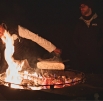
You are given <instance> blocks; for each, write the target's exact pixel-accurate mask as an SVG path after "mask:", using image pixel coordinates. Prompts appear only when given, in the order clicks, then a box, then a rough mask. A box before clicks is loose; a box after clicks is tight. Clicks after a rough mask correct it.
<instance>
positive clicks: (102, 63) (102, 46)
mask: <svg viewBox="0 0 103 101" xmlns="http://www.w3.org/2000/svg"><path fill="white" fill-rule="evenodd" d="M80 11H81V17H80V18H79V21H78V23H77V25H76V28H75V30H74V35H73V43H74V50H75V52H74V54H75V57H74V58H75V59H74V60H73V63H72V65H73V68H76V69H78V70H81V71H84V72H86V73H100V72H101V73H102V72H103V20H102V18H101V17H99V16H98V15H97V13H96V12H95V9H94V4H93V2H92V1H91V0H82V1H81V3H80Z"/></svg>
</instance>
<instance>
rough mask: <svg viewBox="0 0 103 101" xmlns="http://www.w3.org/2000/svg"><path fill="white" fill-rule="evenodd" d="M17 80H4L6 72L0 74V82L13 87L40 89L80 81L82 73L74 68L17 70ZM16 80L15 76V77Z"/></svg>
mask: <svg viewBox="0 0 103 101" xmlns="http://www.w3.org/2000/svg"><path fill="white" fill-rule="evenodd" d="M19 74H20V75H19V80H21V82H19V83H16V81H14V79H13V81H5V78H6V73H2V74H1V75H0V84H1V85H5V86H8V87H11V88H15V89H27V90H41V89H53V88H63V87H68V86H72V85H76V84H79V83H82V82H83V80H84V77H85V76H84V73H82V72H79V71H74V70H40V73H38V74H35V72H34V73H27V72H19ZM16 80H17V78H16Z"/></svg>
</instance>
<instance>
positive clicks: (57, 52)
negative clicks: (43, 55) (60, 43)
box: [54, 48, 62, 55]
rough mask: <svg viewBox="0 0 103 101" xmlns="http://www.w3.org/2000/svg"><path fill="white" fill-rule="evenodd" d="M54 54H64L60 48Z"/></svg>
mask: <svg viewBox="0 0 103 101" xmlns="http://www.w3.org/2000/svg"><path fill="white" fill-rule="evenodd" d="M54 53H56V54H59V55H60V54H61V53H62V52H61V49H58V48H56V49H55V50H54Z"/></svg>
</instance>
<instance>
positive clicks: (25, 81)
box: [0, 32, 84, 90]
mask: <svg viewBox="0 0 103 101" xmlns="http://www.w3.org/2000/svg"><path fill="white" fill-rule="evenodd" d="M1 39H2V41H3V42H4V44H5V46H6V48H5V60H6V62H7V64H8V68H7V70H6V72H5V73H2V74H0V83H1V84H3V85H5V86H8V87H11V88H15V89H28V90H41V89H50V88H63V87H67V86H71V85H75V84H77V83H80V82H81V81H82V79H83V76H84V75H83V73H80V72H79V73H77V72H74V71H63V70H62V71H60V70H39V72H36V70H35V69H33V68H30V66H29V64H28V61H27V60H22V61H20V60H15V59H14V58H13V53H14V39H13V37H12V36H11V35H10V34H9V33H8V32H5V35H4V36H3V37H2V38H1Z"/></svg>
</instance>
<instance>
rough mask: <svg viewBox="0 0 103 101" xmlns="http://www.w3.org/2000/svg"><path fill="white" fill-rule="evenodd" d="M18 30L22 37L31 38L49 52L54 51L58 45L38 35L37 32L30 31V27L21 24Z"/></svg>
mask: <svg viewBox="0 0 103 101" xmlns="http://www.w3.org/2000/svg"><path fill="white" fill-rule="evenodd" d="M18 32H19V35H20V37H22V38H26V39H30V40H32V41H34V42H36V43H37V44H38V45H40V46H41V47H43V48H44V49H46V50H47V51H49V52H52V51H54V50H55V49H56V46H55V45H53V44H52V43H51V42H50V41H48V40H46V39H44V38H42V37H40V36H38V35H37V34H35V33H33V32H31V31H29V30H28V29H25V28H23V27H21V26H20V25H19V26H18Z"/></svg>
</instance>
